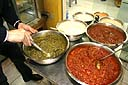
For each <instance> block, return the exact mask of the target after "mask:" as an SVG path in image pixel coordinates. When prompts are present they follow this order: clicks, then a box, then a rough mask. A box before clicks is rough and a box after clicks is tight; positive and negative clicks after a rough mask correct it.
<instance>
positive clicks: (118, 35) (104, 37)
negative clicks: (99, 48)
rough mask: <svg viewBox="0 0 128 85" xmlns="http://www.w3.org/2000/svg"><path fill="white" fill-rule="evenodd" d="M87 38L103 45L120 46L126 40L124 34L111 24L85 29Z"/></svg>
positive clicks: (99, 24) (96, 25) (101, 24)
mask: <svg viewBox="0 0 128 85" xmlns="http://www.w3.org/2000/svg"><path fill="white" fill-rule="evenodd" d="M87 34H88V36H89V37H90V38H91V39H93V40H94V41H97V42H100V43H104V44H121V43H123V42H124V41H125V40H126V33H125V32H124V31H123V30H122V29H119V28H118V27H115V26H112V25H111V24H105V23H98V24H94V25H92V26H90V27H88V29H87Z"/></svg>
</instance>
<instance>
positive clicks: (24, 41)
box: [23, 32, 31, 46]
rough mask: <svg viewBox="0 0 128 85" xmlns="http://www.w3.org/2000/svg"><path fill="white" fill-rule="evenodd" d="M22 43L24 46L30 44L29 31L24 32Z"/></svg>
mask: <svg viewBox="0 0 128 85" xmlns="http://www.w3.org/2000/svg"><path fill="white" fill-rule="evenodd" d="M23 44H24V45H26V46H31V36H30V33H28V32H25V34H24V40H23Z"/></svg>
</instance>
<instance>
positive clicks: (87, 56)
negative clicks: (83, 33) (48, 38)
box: [67, 45, 121, 85]
mask: <svg viewBox="0 0 128 85" xmlns="http://www.w3.org/2000/svg"><path fill="white" fill-rule="evenodd" d="M109 53H110V52H109V51H107V50H105V49H104V48H100V47H97V46H93V45H82V46H77V47H75V48H74V49H73V50H71V51H70V52H69V54H68V56H67V70H68V71H69V72H70V73H71V74H72V75H73V76H74V77H75V78H77V79H78V80H80V81H82V82H85V83H86V84H89V85H108V84H110V83H112V82H113V81H114V80H116V78H117V77H118V76H119V74H120V70H121V68H120V64H119V62H118V60H117V58H115V56H110V57H108V58H107V59H105V60H103V61H101V63H102V64H101V67H100V69H97V68H96V60H97V59H99V58H101V57H103V56H105V55H108V54H109Z"/></svg>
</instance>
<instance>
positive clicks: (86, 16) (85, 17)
mask: <svg viewBox="0 0 128 85" xmlns="http://www.w3.org/2000/svg"><path fill="white" fill-rule="evenodd" d="M73 18H74V19H75V20H80V21H83V22H85V23H87V24H90V23H91V22H93V21H94V16H93V14H91V13H88V12H85V13H83V12H77V13H75V14H74V15H73Z"/></svg>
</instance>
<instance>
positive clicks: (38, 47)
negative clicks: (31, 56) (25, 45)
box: [31, 40, 51, 57]
mask: <svg viewBox="0 0 128 85" xmlns="http://www.w3.org/2000/svg"><path fill="white" fill-rule="evenodd" d="M31 43H32V45H33V46H34V47H35V48H37V49H38V50H39V51H41V52H43V53H45V54H46V57H50V56H51V55H50V53H47V52H46V51H44V50H43V49H42V48H41V47H40V46H39V45H37V44H36V43H35V42H34V41H33V40H32V41H31Z"/></svg>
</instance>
